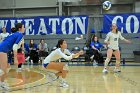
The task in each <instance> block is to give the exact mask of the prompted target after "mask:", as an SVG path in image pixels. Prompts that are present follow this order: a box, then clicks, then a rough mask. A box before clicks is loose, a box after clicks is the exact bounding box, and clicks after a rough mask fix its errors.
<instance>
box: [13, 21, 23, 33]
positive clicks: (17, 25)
mask: <svg viewBox="0 0 140 93" xmlns="http://www.w3.org/2000/svg"><path fill="white" fill-rule="evenodd" d="M22 25H23V24H22V23H17V24H16V25H15V28H16V31H19V28H22Z"/></svg>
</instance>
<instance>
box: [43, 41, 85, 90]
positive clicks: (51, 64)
mask: <svg viewBox="0 0 140 93" xmlns="http://www.w3.org/2000/svg"><path fill="white" fill-rule="evenodd" d="M66 54H67V55H66ZM82 54H83V51H79V52H78V53H76V54H72V53H70V52H69V50H68V49H67V42H66V41H65V40H63V39H61V40H59V41H58V44H57V49H56V50H54V51H52V52H51V53H50V54H49V55H48V56H47V57H46V58H45V60H44V67H45V68H46V69H48V70H55V71H57V73H55V76H56V77H59V80H60V81H61V82H60V86H61V87H68V86H69V85H68V84H67V82H66V81H65V78H66V75H67V73H68V69H67V67H66V66H67V65H66V64H65V63H62V62H57V63H56V62H55V61H57V60H59V59H61V58H64V59H66V60H71V59H72V58H77V57H79V56H80V55H82ZM68 55H69V56H68Z"/></svg>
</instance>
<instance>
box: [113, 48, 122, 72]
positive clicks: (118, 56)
mask: <svg viewBox="0 0 140 93" xmlns="http://www.w3.org/2000/svg"><path fill="white" fill-rule="evenodd" d="M114 55H115V58H116V65H115V69H114V72H120V71H121V70H120V50H119V49H118V50H116V51H115V52H114Z"/></svg>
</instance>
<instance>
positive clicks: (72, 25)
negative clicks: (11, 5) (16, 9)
mask: <svg viewBox="0 0 140 93" xmlns="http://www.w3.org/2000/svg"><path fill="white" fill-rule="evenodd" d="M16 23H23V24H24V25H25V35H46V34H86V33H87V29H88V16H69V17H66V16H53V17H52V16H50V17H31V18H0V28H2V27H6V29H7V32H10V29H11V28H12V27H15V24H16Z"/></svg>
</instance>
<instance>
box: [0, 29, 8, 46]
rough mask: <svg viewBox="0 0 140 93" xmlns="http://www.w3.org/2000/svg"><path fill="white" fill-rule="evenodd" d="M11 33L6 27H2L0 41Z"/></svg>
mask: <svg viewBox="0 0 140 93" xmlns="http://www.w3.org/2000/svg"><path fill="white" fill-rule="evenodd" d="M8 35H9V33H7V32H6V28H5V27H3V28H2V33H0V43H1V42H2V41H3V40H4V39H5V38H6V37H7V36H8Z"/></svg>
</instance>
